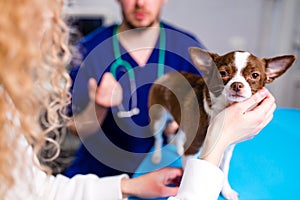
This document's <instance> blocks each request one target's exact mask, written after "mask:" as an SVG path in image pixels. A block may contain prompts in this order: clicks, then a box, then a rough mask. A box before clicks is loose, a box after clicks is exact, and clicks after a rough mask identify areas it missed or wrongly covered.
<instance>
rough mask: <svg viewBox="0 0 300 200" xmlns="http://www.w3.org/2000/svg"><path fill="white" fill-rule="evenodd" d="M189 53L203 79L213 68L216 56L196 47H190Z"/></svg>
mask: <svg viewBox="0 0 300 200" xmlns="http://www.w3.org/2000/svg"><path fill="white" fill-rule="evenodd" d="M189 53H190V56H191V58H192V61H193V62H194V64H195V66H196V67H197V68H198V69H199V70H200V71H201V72H202V73H203V75H204V77H205V76H207V75H209V74H210V71H211V70H212V69H211V67H212V66H215V65H214V57H216V56H218V55H217V54H214V53H210V52H208V51H206V50H204V49H201V48H198V47H190V48H189Z"/></svg>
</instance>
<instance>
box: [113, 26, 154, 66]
mask: <svg viewBox="0 0 300 200" xmlns="http://www.w3.org/2000/svg"><path fill="white" fill-rule="evenodd" d="M119 33H120V34H119V35H118V38H119V40H120V42H121V44H122V46H123V47H124V48H125V49H126V51H127V52H129V54H130V55H131V56H132V58H133V59H134V60H135V61H136V62H137V63H138V64H139V66H144V65H145V64H146V63H147V61H148V59H149V57H150V55H151V53H152V50H153V48H154V46H155V44H156V41H157V39H158V37H159V33H160V28H159V23H157V24H155V25H153V26H152V27H148V28H136V29H129V30H127V28H126V26H124V25H123V23H122V24H121V25H120V27H119Z"/></svg>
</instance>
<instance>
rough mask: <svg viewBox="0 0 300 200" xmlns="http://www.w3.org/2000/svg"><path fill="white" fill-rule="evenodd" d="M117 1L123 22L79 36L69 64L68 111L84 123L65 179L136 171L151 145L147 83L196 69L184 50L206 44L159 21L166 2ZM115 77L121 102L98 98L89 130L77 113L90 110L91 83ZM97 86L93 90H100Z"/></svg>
mask: <svg viewBox="0 0 300 200" xmlns="http://www.w3.org/2000/svg"><path fill="white" fill-rule="evenodd" d="M117 2H118V4H119V5H120V8H121V11H122V16H123V19H122V22H121V23H120V24H113V25H111V26H108V27H100V28H99V29H97V30H95V31H94V32H92V33H91V34H89V35H88V36H86V37H85V38H84V39H82V40H81V41H80V43H79V44H78V49H80V52H81V54H82V57H83V58H82V60H83V62H80V63H77V62H76V63H75V64H74V63H73V68H72V71H71V72H70V75H71V77H72V80H73V86H72V90H71V91H72V94H73V99H72V109H71V111H72V115H73V116H74V119H75V122H76V123H75V124H76V125H79V126H81V127H83V126H84V124H86V126H85V128H81V130H82V131H78V135H79V136H80V137H81V139H82V141H83V142H82V145H81V146H80V147H79V149H78V151H77V153H76V155H75V159H74V162H73V163H72V164H71V165H70V166H69V167H68V168H67V169H66V170H65V172H64V174H65V175H67V176H69V177H72V176H74V175H76V174H87V173H93V174H96V175H98V176H100V177H102V176H108V175H117V174H122V173H128V174H129V175H132V174H133V173H135V172H136V169H137V167H138V166H139V165H140V163H141V162H142V160H143V159H144V158H145V156H146V155H147V153H148V152H149V150H150V149H151V148H152V146H153V143H154V138H153V136H152V133H151V131H150V128H149V115H148V103H147V102H148V93H149V89H150V86H151V84H152V83H153V82H154V80H156V79H157V78H158V77H160V76H162V75H163V74H165V73H166V72H169V71H172V70H177V71H180V70H183V71H188V72H193V73H198V72H197V69H196V68H194V66H193V65H192V61H191V59H190V56H189V54H188V48H189V47H191V46H197V47H201V48H205V47H204V46H203V45H202V44H201V43H200V42H198V40H197V39H196V38H195V37H194V36H193V35H192V34H190V33H188V32H186V31H183V30H180V29H178V28H176V27H174V26H171V25H170V24H167V23H165V22H163V21H161V20H160V15H161V10H162V8H163V5H164V4H165V3H166V2H167V1H166V0H151V1H150V0H145V1H141V0H118V1H117ZM75 60H77V59H75ZM104 80H105V81H104ZM116 81H117V82H118V84H119V87H116V89H115V95H116V97H115V98H116V99H118V97H120V96H122V97H123V100H122V102H121V103H120V104H116V103H115V101H116V102H117V100H115V99H113V100H112V101H113V102H110V101H111V99H109V100H108V102H106V103H105V102H104V100H102V99H101V98H100V100H98V101H96V102H97V106H96V109H97V110H98V111H96V112H97V113H98V114H97V117H98V118H99V119H98V120H99V122H101V123H102V125H101V127H100V126H99V124H100V123H99V124H98V126H97V125H96V126H94V127H93V128H91V123H89V122H83V121H82V120H81V119H80V118H79V117H78V115H79V114H80V113H82V112H83V111H84V110H85V109H86V108H89V106H88V105H89V95H88V94H89V83H90V84H92V87H93V88H94V87H95V85H96V84H98V85H99V83H100V82H101V83H102V84H105V82H106V85H115V84H116V83H115V82H116ZM100 87H102V86H101V85H100V86H99V88H98V89H97V91H103V90H100ZM103 87H104V86H103ZM120 88H122V93H121V94H120V91H121V90H120ZM118 91H119V92H118ZM98 96H101V97H102V96H103V95H98ZM93 108H94V107H93ZM105 110H106V111H105ZM103 111H104V112H103ZM99 113H102V114H101V116H100V115H99ZM103 113H105V115H103ZM90 115H91V116H93V115H92V114H90ZM91 121H93V120H91ZM175 129H176V128H175ZM73 130H74V129H73ZM104 152H105V153H104Z"/></svg>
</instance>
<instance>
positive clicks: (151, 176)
mask: <svg viewBox="0 0 300 200" xmlns="http://www.w3.org/2000/svg"><path fill="white" fill-rule="evenodd" d="M181 176H182V169H179V168H163V169H160V170H157V171H153V172H150V173H148V174H145V175H142V176H139V177H137V178H132V179H123V180H122V181H121V190H122V193H123V195H124V197H127V196H137V197H141V198H157V197H168V196H174V195H176V194H177V191H178V186H168V185H169V184H177V185H178V183H179V180H178V178H180V177H181Z"/></svg>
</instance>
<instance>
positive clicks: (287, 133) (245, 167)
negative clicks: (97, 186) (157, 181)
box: [130, 108, 300, 200]
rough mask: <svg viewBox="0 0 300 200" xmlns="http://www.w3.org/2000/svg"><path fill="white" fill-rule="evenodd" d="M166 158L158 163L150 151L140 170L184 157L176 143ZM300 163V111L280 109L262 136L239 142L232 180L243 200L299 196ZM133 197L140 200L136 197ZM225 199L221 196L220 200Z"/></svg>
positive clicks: (174, 162) (175, 163)
mask: <svg viewBox="0 0 300 200" xmlns="http://www.w3.org/2000/svg"><path fill="white" fill-rule="evenodd" d="M162 157H163V159H164V161H163V162H161V163H160V164H158V165H155V164H153V163H152V162H151V154H149V156H147V157H146V158H145V160H144V161H143V163H142V164H141V165H140V166H139V168H138V172H140V173H146V172H149V171H151V170H155V169H159V168H162V167H165V166H171V167H180V166H181V159H180V158H179V157H178V156H177V154H176V148H175V147H174V146H172V145H167V146H166V147H165V148H164V149H163V155H162ZM299 166H300V110H299V109H290V108H277V109H276V111H275V113H274V117H273V120H272V121H271V122H270V123H269V124H268V125H267V126H266V127H265V128H264V129H263V130H262V131H261V133H260V134H259V135H258V136H256V137H255V138H254V139H252V140H250V141H247V142H243V143H240V144H237V145H236V147H235V149H234V152H233V156H232V160H231V164H230V169H229V182H230V184H231V186H232V188H233V189H235V190H236V191H237V192H238V193H239V195H240V200H275V199H276V200H281V199H299V191H300V184H299V180H300V167H299ZM140 173H136V174H135V176H139V175H140ZM130 199H131V200H138V199H139V200H140V198H135V197H132V198H130ZM165 199H166V198H161V199H160V200H165ZM223 199H224V198H223V197H221V196H220V197H219V200H223Z"/></svg>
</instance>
